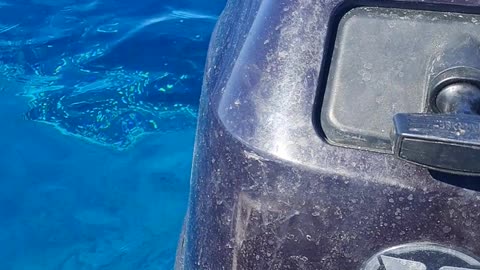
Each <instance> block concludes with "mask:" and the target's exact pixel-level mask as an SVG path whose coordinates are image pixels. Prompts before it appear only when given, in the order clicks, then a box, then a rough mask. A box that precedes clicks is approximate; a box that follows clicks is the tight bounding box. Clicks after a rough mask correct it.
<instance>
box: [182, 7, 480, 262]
mask: <svg viewBox="0 0 480 270" xmlns="http://www.w3.org/2000/svg"><path fill="white" fill-rule="evenodd" d="M479 115H480V2H478V1H470V0H423V1H409V0H398V1H342V0H325V1H316V0H242V1H234V0H231V1H230V2H229V3H228V4H227V7H226V9H225V11H224V13H223V15H222V17H221V19H220V21H219V23H218V25H217V28H216V30H215V33H214V35H213V38H212V41H211V45H210V52H209V57H208V63H207V67H206V74H205V80H204V85H203V94H202V97H201V110H200V113H199V122H198V132H197V139H196V146H195V154H194V163H193V172H192V180H191V197H190V205H189V210H188V214H187V217H186V220H185V226H184V233H183V235H182V239H181V241H180V243H179V249H178V254H177V263H176V269H186V270H190V269H212V270H213V269H327V270H328V269H332V270H337V269H348V270H350V269H351V270H474V269H476V270H478V269H480V116H479Z"/></svg>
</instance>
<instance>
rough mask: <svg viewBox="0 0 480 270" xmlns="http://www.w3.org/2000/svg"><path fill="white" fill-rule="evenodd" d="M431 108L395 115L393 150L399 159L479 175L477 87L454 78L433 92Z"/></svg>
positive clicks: (479, 103)
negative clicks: (452, 81)
mask: <svg viewBox="0 0 480 270" xmlns="http://www.w3.org/2000/svg"><path fill="white" fill-rule="evenodd" d="M433 107H434V112H432V113H417V114H408V113H400V114H397V115H395V117H394V119H393V121H394V132H393V142H394V144H393V150H394V153H395V155H396V156H397V157H398V158H400V159H403V160H406V161H408V162H412V163H415V164H418V165H421V166H424V167H428V168H430V169H434V170H439V171H444V172H448V173H453V174H465V175H478V176H480V116H479V112H480V88H479V87H478V86H476V85H474V84H471V83H469V82H456V83H452V84H449V85H447V86H445V87H444V88H443V89H441V90H440V91H438V93H436V95H435V98H434V104H433Z"/></svg>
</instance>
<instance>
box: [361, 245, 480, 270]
mask: <svg viewBox="0 0 480 270" xmlns="http://www.w3.org/2000/svg"><path fill="white" fill-rule="evenodd" d="M361 270H480V260H479V259H478V258H476V257H474V256H473V255H471V254H467V253H465V252H463V251H460V250H458V249H453V248H450V247H445V246H441V245H437V244H432V243H413V244H407V245H402V246H397V247H393V248H389V249H387V250H384V251H382V252H380V253H377V254H376V255H375V256H373V257H372V258H371V259H370V260H368V261H367V262H366V263H365V265H364V267H363V268H362V269H361Z"/></svg>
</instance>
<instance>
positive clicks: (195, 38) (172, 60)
mask: <svg viewBox="0 0 480 270" xmlns="http://www.w3.org/2000/svg"><path fill="white" fill-rule="evenodd" d="M34 3H37V4H38V5H36V6H33V5H32V4H31V3H29V4H27V3H24V5H23V7H25V8H26V7H27V5H28V9H27V10H30V11H31V12H32V13H31V14H29V15H28V16H22V17H17V18H16V19H15V20H14V19H13V18H10V19H9V17H11V15H10V16H6V17H5V22H3V23H2V19H0V23H2V24H1V25H0V53H1V54H0V61H1V63H2V65H1V68H0V75H1V76H2V79H3V82H2V84H1V86H2V89H3V91H14V92H15V93H16V94H18V95H22V96H25V97H28V98H30V99H31V100H30V106H31V109H30V110H29V111H28V112H25V113H26V114H25V116H26V119H29V120H35V121H41V122H44V123H48V124H52V125H53V126H55V127H56V128H57V129H58V130H59V131H61V132H62V133H64V134H71V135H77V136H78V137H81V138H85V139H87V140H89V141H92V142H96V143H100V144H103V145H109V146H114V147H115V148H117V149H120V150H122V149H125V148H128V147H129V146H131V145H132V144H133V143H134V142H135V141H136V140H137V138H139V137H141V136H142V135H144V134H146V133H153V132H166V131H171V130H176V129H183V128H185V127H191V126H193V125H194V124H195V115H196V110H197V103H198V97H199V93H200V85H201V79H202V72H203V63H204V60H205V57H206V48H207V45H208V40H209V35H210V32H211V29H212V28H213V25H214V23H215V20H216V16H215V15H212V14H213V13H212V12H210V13H208V12H207V11H202V10H200V11H196V10H188V9H175V8H173V7H171V6H167V7H165V8H162V7H157V8H156V10H158V13H156V14H148V13H147V15H145V14H143V13H138V12H137V13H135V8H132V7H131V5H130V6H129V12H128V13H126V14H122V13H123V12H122V11H119V12H118V11H116V9H117V6H122V4H123V5H125V3H122V2H120V3H117V2H116V3H111V5H112V6H110V7H109V6H108V3H107V2H100V1H94V2H86V1H84V2H83V3H82V2H79V1H63V2H61V3H59V2H57V1H43V0H42V1H40V0H36V1H34ZM144 5H145V7H148V6H149V5H153V2H152V3H149V2H148V1H145V3H144ZM157 5H158V4H157ZM0 6H1V8H0V15H3V14H6V13H10V12H16V11H18V10H19V7H22V5H21V4H20V3H15V4H13V2H12V3H7V2H5V3H3V4H2V5H0ZM138 6H140V5H138ZM113 7H115V8H113ZM139 10H140V11H143V9H140V8H139ZM2 11H3V12H2ZM35 11H36V12H35ZM100 11H108V12H100ZM118 13H120V14H122V16H119V15H118ZM149 13H152V12H151V10H150V11H149ZM94 14H95V16H94ZM0 18H1V16H0Z"/></svg>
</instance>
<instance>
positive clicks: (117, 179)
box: [0, 0, 223, 270]
mask: <svg viewBox="0 0 480 270" xmlns="http://www.w3.org/2000/svg"><path fill="white" fill-rule="evenodd" d="M222 4H223V3H221V1H218V2H212V1H199V0H175V1H174V0H162V1H160V2H159V1H158V0H155V1H154V0H139V1H136V2H132V1H130V0H129V1H127V0H93V1H92V0H89V1H85V0H8V1H0V123H1V124H2V126H1V127H2V133H0V149H2V151H1V154H0V183H1V184H2V188H0V269H6V270H19V269H22V270H37V269H38V270H40V269H42V270H49V269H62V270H63V269H65V270H70V269H75V270H77V269H79V270H83V269H85V270H86V269H88V270H91V269H108V270H110V269H111V270H123V269H125V270H127V269H128V270H132V269H171V268H172V265H173V260H174V255H175V246H176V242H177V239H178V235H179V232H180V228H181V223H182V219H183V215H184V212H185V208H186V205H187V198H188V180H189V171H190V162H191V156H192V148H193V138H194V129H195V122H196V119H195V118H196V113H197V108H198V97H199V94H200V87H201V79H202V73H203V65H204V61H205V57H206V49H207V46H208V40H209V37H210V32H211V30H212V29H213V26H214V23H215V20H216V16H217V15H218V14H219V12H220V10H221V8H222Z"/></svg>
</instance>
